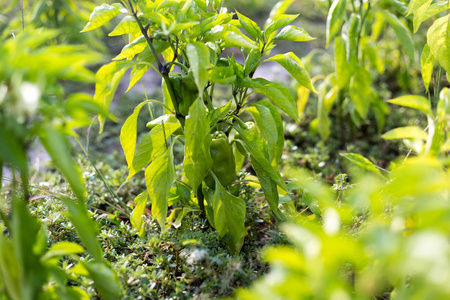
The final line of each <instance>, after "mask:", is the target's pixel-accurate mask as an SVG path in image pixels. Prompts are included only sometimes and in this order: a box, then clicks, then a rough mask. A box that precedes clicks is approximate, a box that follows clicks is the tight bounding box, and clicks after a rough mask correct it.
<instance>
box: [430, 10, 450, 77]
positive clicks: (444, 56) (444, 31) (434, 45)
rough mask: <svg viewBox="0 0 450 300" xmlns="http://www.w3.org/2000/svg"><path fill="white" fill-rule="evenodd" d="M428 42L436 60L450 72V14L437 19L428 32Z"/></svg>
mask: <svg viewBox="0 0 450 300" xmlns="http://www.w3.org/2000/svg"><path fill="white" fill-rule="evenodd" d="M427 42H428V45H429V46H430V50H431V53H433V55H434V57H435V58H436V60H437V61H438V62H439V64H440V65H441V66H442V67H443V68H444V70H445V71H446V72H447V73H450V14H449V15H447V16H445V17H442V18H440V19H437V20H436V21H435V22H434V23H433V25H431V27H430V29H428V33H427Z"/></svg>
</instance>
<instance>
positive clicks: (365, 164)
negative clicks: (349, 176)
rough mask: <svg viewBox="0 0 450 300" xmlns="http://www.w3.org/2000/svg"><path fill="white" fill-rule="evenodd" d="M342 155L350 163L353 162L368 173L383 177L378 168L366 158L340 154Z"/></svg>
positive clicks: (357, 155) (352, 154) (353, 154)
mask: <svg viewBox="0 0 450 300" xmlns="http://www.w3.org/2000/svg"><path fill="white" fill-rule="evenodd" d="M340 155H341V156H342V157H344V158H346V159H348V160H349V161H351V162H352V163H353V164H354V165H356V166H358V167H360V168H362V169H364V170H366V171H369V172H371V173H374V174H378V175H381V173H380V170H378V169H377V167H375V165H374V164H373V163H372V162H371V161H370V160H368V159H367V158H365V157H364V156H361V155H359V154H356V153H340Z"/></svg>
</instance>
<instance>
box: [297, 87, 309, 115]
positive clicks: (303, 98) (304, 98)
mask: <svg viewBox="0 0 450 300" xmlns="http://www.w3.org/2000/svg"><path fill="white" fill-rule="evenodd" d="M310 93H311V91H310V90H308V89H307V88H305V87H304V86H300V87H299V88H298V89H297V113H298V118H299V119H300V120H301V119H302V118H303V115H304V112H305V108H306V103H307V102H308V98H309V94H310Z"/></svg>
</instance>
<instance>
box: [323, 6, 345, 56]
mask: <svg viewBox="0 0 450 300" xmlns="http://www.w3.org/2000/svg"><path fill="white" fill-rule="evenodd" d="M346 6H347V0H334V1H333V3H332V4H331V7H330V10H329V11H328V17H327V29H326V33H327V45H326V47H327V48H328V46H329V45H330V42H331V40H332V39H333V38H334V37H335V36H336V35H337V34H338V33H339V32H340V31H341V29H342V25H343V24H344V20H345V9H346Z"/></svg>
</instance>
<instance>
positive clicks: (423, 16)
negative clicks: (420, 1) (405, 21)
mask: <svg viewBox="0 0 450 300" xmlns="http://www.w3.org/2000/svg"><path fill="white" fill-rule="evenodd" d="M447 5H448V1H446V0H445V1H440V2H437V3H434V4H432V5H431V6H429V7H428V8H427V9H424V10H417V11H416V12H415V13H414V20H413V23H414V31H413V32H414V33H416V32H417V31H418V30H419V27H420V24H422V22H424V21H425V20H427V19H429V18H431V17H433V16H435V15H437V14H438V13H440V12H442V11H444V10H446V9H447Z"/></svg>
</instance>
